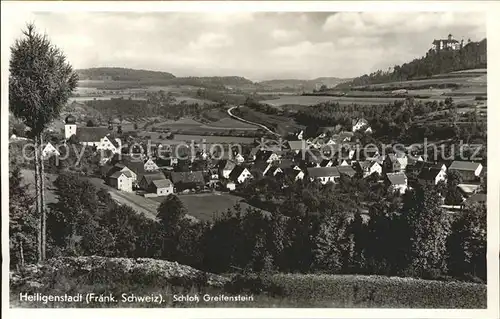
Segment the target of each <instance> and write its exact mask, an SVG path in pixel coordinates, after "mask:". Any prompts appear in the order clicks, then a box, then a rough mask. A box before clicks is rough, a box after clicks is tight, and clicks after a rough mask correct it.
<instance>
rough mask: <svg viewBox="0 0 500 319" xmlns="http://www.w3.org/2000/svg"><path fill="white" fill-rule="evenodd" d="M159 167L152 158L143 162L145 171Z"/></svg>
mask: <svg viewBox="0 0 500 319" xmlns="http://www.w3.org/2000/svg"><path fill="white" fill-rule="evenodd" d="M158 169H159V167H158V165H156V163H155V162H154V161H153V159H152V158H149V159H148V160H147V161H146V162H145V163H144V170H145V171H146V172H151V171H157V170H158Z"/></svg>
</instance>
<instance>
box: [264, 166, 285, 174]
mask: <svg viewBox="0 0 500 319" xmlns="http://www.w3.org/2000/svg"><path fill="white" fill-rule="evenodd" d="M277 170H280V171H283V170H282V169H281V168H280V167H279V166H278V165H272V166H271V167H270V168H269V170H268V171H267V172H266V175H267V176H273V175H274V174H275V173H276V171H277Z"/></svg>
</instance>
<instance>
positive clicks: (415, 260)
mask: <svg viewBox="0 0 500 319" xmlns="http://www.w3.org/2000/svg"><path fill="white" fill-rule="evenodd" d="M440 203H441V199H440V195H439V194H438V192H437V191H436V190H435V189H434V188H432V187H424V188H416V189H415V190H413V191H409V192H408V193H407V194H406V195H405V198H404V203H403V210H402V219H403V221H404V224H405V225H406V227H407V231H408V238H407V239H408V241H407V244H408V250H407V251H408V256H407V257H408V261H409V265H408V266H409V268H408V270H409V271H410V275H412V276H414V275H416V276H425V275H427V274H430V273H431V272H432V273H436V274H438V273H445V272H446V270H447V269H446V242H447V238H448V235H449V233H450V220H449V219H450V217H449V216H448V215H447V213H446V212H445V211H444V210H443V209H442V208H441V207H439V206H440Z"/></svg>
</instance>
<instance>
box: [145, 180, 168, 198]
mask: <svg viewBox="0 0 500 319" xmlns="http://www.w3.org/2000/svg"><path fill="white" fill-rule="evenodd" d="M148 190H149V191H150V192H152V193H154V194H156V195H158V196H167V195H170V194H173V193H174V184H172V182H171V181H170V180H169V179H166V178H164V179H157V180H153V181H152V182H151V184H150V185H149V189H148Z"/></svg>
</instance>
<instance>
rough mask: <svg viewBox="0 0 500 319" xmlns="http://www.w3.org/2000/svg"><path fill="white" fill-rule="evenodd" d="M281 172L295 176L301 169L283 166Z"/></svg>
mask: <svg viewBox="0 0 500 319" xmlns="http://www.w3.org/2000/svg"><path fill="white" fill-rule="evenodd" d="M282 170H283V173H284V174H285V175H288V176H293V177H296V176H297V175H298V174H299V173H300V172H302V170H298V169H293V168H292V167H287V168H283V169H282Z"/></svg>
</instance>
